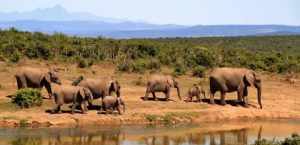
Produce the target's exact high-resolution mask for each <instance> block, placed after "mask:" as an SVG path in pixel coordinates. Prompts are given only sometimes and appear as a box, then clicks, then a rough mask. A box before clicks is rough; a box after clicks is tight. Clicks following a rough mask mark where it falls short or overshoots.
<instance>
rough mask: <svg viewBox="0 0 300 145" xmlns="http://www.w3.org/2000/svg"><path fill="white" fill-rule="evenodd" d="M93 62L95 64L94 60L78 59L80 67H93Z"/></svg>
mask: <svg viewBox="0 0 300 145" xmlns="http://www.w3.org/2000/svg"><path fill="white" fill-rule="evenodd" d="M93 64H94V62H93V61H92V60H86V59H79V61H78V67H80V68H87V67H91V66H92V65H93Z"/></svg>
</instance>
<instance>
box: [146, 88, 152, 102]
mask: <svg viewBox="0 0 300 145" xmlns="http://www.w3.org/2000/svg"><path fill="white" fill-rule="evenodd" d="M149 93H150V87H147V89H146V93H145V96H144V100H145V101H147V100H148V96H149ZM153 97H154V96H153Z"/></svg>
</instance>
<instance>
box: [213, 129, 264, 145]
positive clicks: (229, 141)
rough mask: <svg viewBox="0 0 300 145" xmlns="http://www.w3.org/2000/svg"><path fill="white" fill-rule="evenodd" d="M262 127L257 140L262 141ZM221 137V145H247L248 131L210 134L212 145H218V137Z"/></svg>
mask: <svg viewBox="0 0 300 145" xmlns="http://www.w3.org/2000/svg"><path fill="white" fill-rule="evenodd" d="M261 132H262V126H260V128H259V130H258V134H257V140H260V139H261ZM218 136H219V143H220V145H247V144H248V129H246V128H244V129H241V130H234V131H231V132H219V133H212V134H209V143H210V145H217V142H218V141H217V140H216V139H217V137H218Z"/></svg>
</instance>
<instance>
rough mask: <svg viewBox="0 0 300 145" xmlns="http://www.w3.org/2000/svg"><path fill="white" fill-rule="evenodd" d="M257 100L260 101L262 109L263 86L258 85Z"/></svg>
mask: <svg viewBox="0 0 300 145" xmlns="http://www.w3.org/2000/svg"><path fill="white" fill-rule="evenodd" d="M257 101H258V104H259V106H260V109H262V103H261V87H260V86H258V87H257Z"/></svg>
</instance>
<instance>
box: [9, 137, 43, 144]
mask: <svg viewBox="0 0 300 145" xmlns="http://www.w3.org/2000/svg"><path fill="white" fill-rule="evenodd" d="M41 144H43V141H42V138H40V137H18V138H16V139H14V140H12V141H11V145H41Z"/></svg>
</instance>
